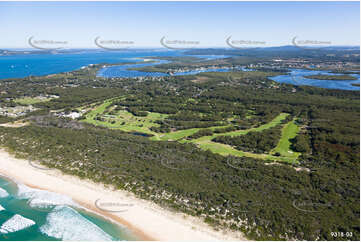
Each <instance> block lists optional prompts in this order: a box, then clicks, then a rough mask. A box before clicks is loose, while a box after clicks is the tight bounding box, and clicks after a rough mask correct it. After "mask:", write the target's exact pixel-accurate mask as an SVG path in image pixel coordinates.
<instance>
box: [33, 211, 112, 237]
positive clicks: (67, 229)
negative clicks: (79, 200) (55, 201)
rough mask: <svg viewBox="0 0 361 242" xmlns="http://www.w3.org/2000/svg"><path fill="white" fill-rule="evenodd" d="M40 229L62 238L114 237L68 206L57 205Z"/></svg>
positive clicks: (47, 233) (49, 234) (44, 232)
mask: <svg viewBox="0 0 361 242" xmlns="http://www.w3.org/2000/svg"><path fill="white" fill-rule="evenodd" d="M40 231H41V232H42V233H43V234H46V235H48V236H51V237H55V238H57V239H61V240H72V241H80V240H83V241H84V240H87V241H96V240H103V241H104V240H112V239H113V238H112V237H111V236H110V235H108V234H107V233H105V232H104V231H103V230H102V229H100V228H99V227H98V226H96V225H95V224H93V223H92V222H90V221H88V220H87V219H86V218H84V217H83V216H82V215H81V214H79V213H78V212H77V211H76V210H74V209H72V208H70V207H66V206H57V207H55V208H54V209H53V211H52V212H50V213H49V214H48V215H47V217H46V223H45V224H44V225H42V226H41V227H40Z"/></svg>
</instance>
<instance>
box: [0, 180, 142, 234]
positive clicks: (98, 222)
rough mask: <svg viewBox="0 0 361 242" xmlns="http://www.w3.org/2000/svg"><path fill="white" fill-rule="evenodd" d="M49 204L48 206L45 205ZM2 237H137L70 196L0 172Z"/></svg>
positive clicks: (0, 229) (0, 225)
mask: <svg viewBox="0 0 361 242" xmlns="http://www.w3.org/2000/svg"><path fill="white" fill-rule="evenodd" d="M44 205H46V206H44ZM0 206H1V207H0V240H1V241H9V240H11V241H14V240H17V241H19V240H20V241H30V240H37V241H56V240H78V241H79V240H137V238H136V237H135V236H134V235H132V234H131V233H130V232H129V231H128V230H127V229H126V228H123V227H120V226H118V225H116V224H114V223H112V222H109V221H107V220H105V219H103V218H102V217H100V216H98V215H96V214H93V213H90V212H88V211H86V210H85V209H82V208H81V207H80V206H79V205H77V204H76V203H74V202H73V201H72V200H71V198H69V197H66V196H63V195H60V194H56V193H52V192H47V191H43V190H38V189H32V188H29V187H27V186H25V185H22V184H17V183H15V182H13V181H11V180H9V179H7V178H5V177H2V176H0Z"/></svg>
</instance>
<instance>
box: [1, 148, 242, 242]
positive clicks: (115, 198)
mask: <svg viewBox="0 0 361 242" xmlns="http://www.w3.org/2000/svg"><path fill="white" fill-rule="evenodd" d="M39 167H40V166H39ZM0 174H1V175H4V176H6V177H9V178H10V179H13V180H14V181H16V182H20V183H23V184H25V185H27V186H30V187H33V188H38V189H43V190H48V191H52V192H56V193H60V194H64V195H67V196H69V197H71V198H72V199H73V200H74V201H76V202H77V203H79V204H80V205H82V206H83V207H85V208H86V209H89V210H91V211H92V212H95V213H97V214H99V215H102V216H103V217H105V218H107V219H110V220H112V221H113V222H116V223H119V224H121V225H122V226H125V227H127V229H128V230H130V231H131V232H132V233H133V234H135V235H136V236H137V237H138V238H139V239H141V240H247V239H246V238H245V237H244V236H243V235H242V234H241V233H235V232H230V231H215V230H213V229H212V228H211V227H210V226H208V225H207V224H205V223H204V222H203V221H201V219H199V218H195V217H192V216H189V215H185V214H183V213H176V212H172V211H169V210H166V209H163V208H161V207H160V206H158V205H156V204H155V203H153V202H151V201H146V200H142V199H139V198H136V197H135V196H134V195H133V194H131V193H129V192H126V191H120V190H117V191H114V190H113V189H111V188H107V187H105V186H103V185H101V184H96V183H94V182H91V181H89V180H81V179H80V178H78V177H75V176H70V175H64V174H62V173H61V172H60V171H58V170H44V169H39V168H36V167H35V166H34V165H31V164H30V163H29V161H27V160H24V159H17V158H15V157H14V156H12V155H10V154H9V153H8V152H6V151H5V150H3V149H0ZM96 201H98V202H96ZM99 204H103V205H107V204H108V205H112V204H116V205H119V204H125V205H127V207H124V208H126V209H122V210H123V211H120V212H119V209H118V210H117V211H118V212H116V211H114V212H110V210H111V211H113V210H114V209H112V207H106V208H105V207H100V206H99ZM108 208H109V209H108ZM118 208H119V206H118Z"/></svg>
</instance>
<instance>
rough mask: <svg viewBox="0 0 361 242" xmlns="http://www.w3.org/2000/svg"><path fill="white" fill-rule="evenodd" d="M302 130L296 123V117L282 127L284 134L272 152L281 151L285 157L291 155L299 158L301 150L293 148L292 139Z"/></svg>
mask: <svg viewBox="0 0 361 242" xmlns="http://www.w3.org/2000/svg"><path fill="white" fill-rule="evenodd" d="M299 131H300V128H299V127H298V126H297V125H296V123H295V119H293V120H292V121H290V122H288V123H287V124H286V125H285V126H284V127H283V128H282V136H281V139H280V141H279V142H278V144H277V146H276V148H274V149H273V150H272V151H271V154H275V153H279V154H280V155H281V156H283V157H290V158H293V159H297V158H298V156H300V153H299V152H294V151H292V150H291V141H290V140H292V139H293V138H295V137H296V136H297V134H298V132H299Z"/></svg>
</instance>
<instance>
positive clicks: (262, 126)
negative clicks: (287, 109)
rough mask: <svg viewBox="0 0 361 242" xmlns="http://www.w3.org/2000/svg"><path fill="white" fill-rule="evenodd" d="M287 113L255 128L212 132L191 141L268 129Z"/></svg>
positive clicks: (209, 139) (197, 141)
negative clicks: (209, 134)
mask: <svg viewBox="0 0 361 242" xmlns="http://www.w3.org/2000/svg"><path fill="white" fill-rule="evenodd" d="M288 115H289V114H288V113H280V114H279V115H278V116H277V117H276V118H274V119H273V120H272V121H271V122H269V123H266V124H263V125H261V126H259V127H257V128H250V129H244V130H236V131H231V132H226V133H217V134H213V135H212V136H203V137H201V138H199V139H195V140H193V141H192V142H193V143H199V142H204V141H211V140H212V139H213V138H215V137H218V136H239V135H244V134H247V133H248V132H251V131H255V132H260V131H262V130H265V129H269V128H272V127H275V126H277V125H278V124H280V123H281V121H282V120H284V119H285V118H286V117H287V116H288Z"/></svg>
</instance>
